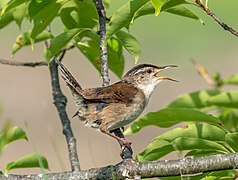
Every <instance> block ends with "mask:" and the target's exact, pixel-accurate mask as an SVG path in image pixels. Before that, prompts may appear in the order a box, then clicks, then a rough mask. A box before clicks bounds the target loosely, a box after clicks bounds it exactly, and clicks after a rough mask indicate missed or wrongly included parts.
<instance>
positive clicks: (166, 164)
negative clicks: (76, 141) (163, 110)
mask: <svg viewBox="0 0 238 180" xmlns="http://www.w3.org/2000/svg"><path fill="white" fill-rule="evenodd" d="M237 167H238V153H233V154H218V155H212V156H206V157H186V158H183V159H177V160H163V161H152V162H142V163H138V162H135V161H133V160H132V159H128V160H124V161H123V162H121V163H119V164H117V165H115V166H112V165H111V166H107V167H101V168H93V169H88V170H83V171H76V172H60V173H50V174H45V176H46V179H49V180H50V179H62V180H64V179H65V180H66V179H126V177H127V178H132V179H136V178H137V179H138V178H152V177H164V176H181V177H189V176H196V175H201V174H202V173H206V172H211V171H219V170H228V169H235V168H237ZM0 179H2V180H8V179H15V180H18V179H21V180H22V179H35V180H40V179H43V175H40V174H33V175H13V174H9V175H0Z"/></svg>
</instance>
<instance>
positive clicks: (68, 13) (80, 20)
mask: <svg viewBox="0 0 238 180" xmlns="http://www.w3.org/2000/svg"><path fill="white" fill-rule="evenodd" d="M60 18H61V21H62V22H63V23H64V25H65V27H66V28H67V29H73V28H93V27H94V26H95V25H96V24H97V21H98V14H97V10H96V8H95V5H94V4H93V2H92V1H87V0H84V1H69V2H68V3H66V4H65V5H64V6H63V7H62V8H61V11H60Z"/></svg>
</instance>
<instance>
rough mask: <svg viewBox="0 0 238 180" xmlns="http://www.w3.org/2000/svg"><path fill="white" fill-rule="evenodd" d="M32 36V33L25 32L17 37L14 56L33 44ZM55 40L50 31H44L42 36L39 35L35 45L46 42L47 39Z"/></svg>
mask: <svg viewBox="0 0 238 180" xmlns="http://www.w3.org/2000/svg"><path fill="white" fill-rule="evenodd" d="M30 34H31V32H24V33H22V34H20V35H19V36H17V38H16V41H15V43H14V44H13V47H12V55H14V54H16V52H17V51H19V50H20V49H21V48H22V47H24V46H28V45H30V44H31V41H30ZM51 38H53V35H52V34H51V33H50V32H48V31H43V32H41V33H40V34H38V35H37V36H36V38H35V43H37V42H41V41H44V40H46V39H51Z"/></svg>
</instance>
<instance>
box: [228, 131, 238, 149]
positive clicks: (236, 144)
mask: <svg viewBox="0 0 238 180" xmlns="http://www.w3.org/2000/svg"><path fill="white" fill-rule="evenodd" d="M225 140H226V142H227V144H228V145H229V146H230V147H231V148H232V149H233V150H234V151H235V152H238V132H235V133H227V134H226V137H225Z"/></svg>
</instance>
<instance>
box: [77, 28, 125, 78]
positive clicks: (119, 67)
mask: <svg viewBox="0 0 238 180" xmlns="http://www.w3.org/2000/svg"><path fill="white" fill-rule="evenodd" d="M81 36H82V37H81V39H79V40H78V43H77V47H78V48H79V50H80V51H81V52H82V53H83V54H84V55H85V56H86V57H87V58H88V59H89V60H90V62H91V63H92V64H93V65H94V66H95V68H96V69H97V70H98V72H99V73H101V55H100V49H99V45H100V44H99V41H100V39H99V36H98V35H97V34H96V33H94V32H92V31H87V32H85V33H83V34H82V35H81ZM122 53H123V51H122V45H121V44H120V42H119V41H118V40H117V39H116V38H110V39H109V40H108V64H109V69H110V70H112V72H114V73H115V74H116V75H117V76H118V77H119V78H120V77H121V76H122V73H123V69H124V56H123V54H122Z"/></svg>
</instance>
